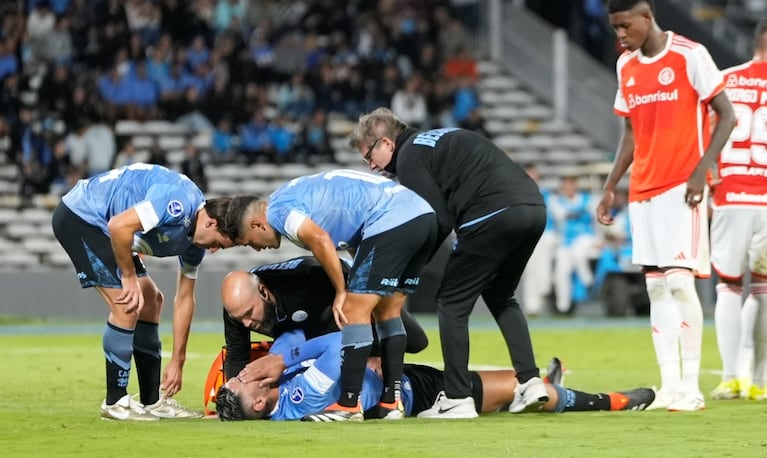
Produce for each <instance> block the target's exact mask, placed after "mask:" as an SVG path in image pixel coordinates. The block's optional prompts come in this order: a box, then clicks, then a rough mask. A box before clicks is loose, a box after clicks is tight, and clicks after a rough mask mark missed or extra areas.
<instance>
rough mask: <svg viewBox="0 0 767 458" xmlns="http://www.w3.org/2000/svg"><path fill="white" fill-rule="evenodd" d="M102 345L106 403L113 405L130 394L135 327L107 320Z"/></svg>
mask: <svg viewBox="0 0 767 458" xmlns="http://www.w3.org/2000/svg"><path fill="white" fill-rule="evenodd" d="M101 345H102V348H103V349H104V358H105V360H106V381H107V397H106V403H107V404H108V405H112V404H114V403H115V402H117V401H119V400H120V398H122V397H123V396H125V395H126V394H128V381H129V380H130V363H131V361H130V358H131V354H132V353H133V329H122V328H120V327H117V326H115V325H114V324H112V323H110V322H108V321H107V325H106V328H104V334H103V336H102V338H101Z"/></svg>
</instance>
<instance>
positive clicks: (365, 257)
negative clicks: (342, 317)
mask: <svg viewBox="0 0 767 458" xmlns="http://www.w3.org/2000/svg"><path fill="white" fill-rule="evenodd" d="M436 239H437V219H436V217H435V216H434V213H429V214H426V215H421V216H419V217H417V218H415V219H412V220H410V221H408V222H407V223H405V224H402V225H400V226H397V227H395V228H393V229H390V230H388V231H386V232H382V233H380V234H376V235H374V236H372V237H370V238H366V239H363V240H362V242H361V243H360V246H359V248H358V249H357V254H356V256H354V263H353V264H352V267H351V270H350V271H349V280H348V284H347V286H346V289H347V291H349V292H350V293H361V294H378V295H379V296H389V295H391V294H392V293H393V292H394V291H399V292H402V293H404V294H413V293H414V292H415V290H416V289H417V288H418V284H419V283H420V282H421V270H423V266H424V264H426V261H427V260H428V258H429V255H430V254H431V252H432V248H433V245H434V243H435V241H436Z"/></svg>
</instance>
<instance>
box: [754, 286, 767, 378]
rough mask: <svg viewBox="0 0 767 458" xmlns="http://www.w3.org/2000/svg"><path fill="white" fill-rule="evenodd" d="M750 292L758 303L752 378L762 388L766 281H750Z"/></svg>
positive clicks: (766, 347) (766, 356)
mask: <svg viewBox="0 0 767 458" xmlns="http://www.w3.org/2000/svg"><path fill="white" fill-rule="evenodd" d="M762 281H763V280H762ZM751 292H752V294H753V295H754V298H755V299H756V300H757V301H758V303H759V305H758V307H757V313H756V323H755V326H754V374H753V379H754V385H756V386H758V387H759V388H764V386H765V370H766V369H767V282H760V283H752V284H751Z"/></svg>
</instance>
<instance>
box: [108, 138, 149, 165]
mask: <svg viewBox="0 0 767 458" xmlns="http://www.w3.org/2000/svg"><path fill="white" fill-rule="evenodd" d="M144 156H146V155H145V154H139V153H138V152H137V151H136V147H135V146H134V145H133V142H131V141H130V140H127V141H123V146H122V148H120V151H119V152H118V153H117V156H115V162H114V168H116V169H119V168H120V167H125V166H128V165H132V164H136V163H138V162H147V159H146V157H144Z"/></svg>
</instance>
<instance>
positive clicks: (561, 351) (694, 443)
mask: <svg viewBox="0 0 767 458" xmlns="http://www.w3.org/2000/svg"><path fill="white" fill-rule="evenodd" d="M423 321H424V323H425V327H427V329H429V335H430V337H431V339H432V341H431V344H430V346H429V348H428V349H427V350H425V351H424V352H423V353H421V354H419V355H408V358H407V360H408V361H411V362H437V361H440V356H439V342H438V340H437V335H436V328H435V326H434V321H433V319H431V318H428V319H425V320H423ZM589 321H592V320H582V319H581V320H562V321H558V320H538V321H533V322H531V329H532V332H533V342H534V344H535V347H536V359H537V361H538V363H539V364H540V365H541V366H542V367H545V365H546V362H547V361H548V359H549V358H550V357H551V356H554V355H556V356H559V357H561V358H562V359H563V361H564V362H565V365H566V367H567V368H568V370H569V373H568V374H567V375H566V378H565V384H566V385H567V386H570V387H573V388H577V389H581V390H586V391H611V390H619V389H626V388H631V387H635V386H651V385H653V384H657V383H658V375H657V368H656V364H655V361H654V353H653V351H652V344H651V341H650V336H649V334H648V331H647V327H646V322H645V319H637V320H629V321H611V322H610V321H605V320H601V319H594V320H593V321H594V322H589ZM472 323H473V327H472V356H471V362H472V364H473V365H488V366H504V367H508V366H509V362H508V357H507V356H506V351H505V349H504V346H503V342H502V339H501V337H500V335H499V333H498V332H497V331H495V330H494V328H493V327H492V326H490V325H489V323H487V322H486V319H485V320H483V319H478V320H475V321H473V322H472ZM70 329H73V330H75V331H76V332H74V333H73V332H69V330H70ZM163 330H164V331H165V332H164V333H163V343H164V346H165V348H170V335H169V332H168V329H166V328H163ZM222 340H223V338H222V335H221V333H220V331H217V325H216V324H212V323H211V324H209V325H208V326H201V325H200V324H198V323H195V326H194V328H193V333H192V336H191V339H190V342H189V350H188V351H189V355H188V356H189V357H188V360H187V363H186V369H185V379H184V382H185V384H184V389H183V391H182V392H181V393H180V394H179V395H178V396H177V399H178V400H179V401H180V402H182V403H183V404H185V405H187V406H189V407H195V408H200V407H201V404H202V385H203V382H204V377H205V375H206V374H207V371H208V368H209V366H210V363H211V361H212V360H213V357H214V356H215V354H216V352H217V349H218V348H220V345H221V343H222ZM719 367H720V364H719V357H718V354H717V350H716V341H715V336H714V332H713V328H712V326H711V325H710V324H709V325H708V326H707V329H706V334H705V338H704V357H703V374H702V376H701V385H702V389H703V391H704V393H708V391H710V390H711V389H712V388H713V387H714V386H715V385H716V384H717V382H718V380H719V377H718V375H717V369H719ZM103 373H104V362H103V356H102V353H101V332H100V325H99V324H97V323H96V324H94V325H93V326H90V325H86V326H84V325H83V324H82V323H78V324H77V325H67V324H59V323H57V324H55V325H52V324H28V325H16V326H14V325H6V326H0V387H2V388H0V411H2V412H3V415H2V416H1V417H0V456H9V457H10V456H24V457H27V456H45V457H57V456H74V455H76V456H83V457H85V456H88V457H90V456H103V457H111V456H120V457H133V456H142V457H154V456H173V457H198V456H206V457H212V456H229V455H231V456H263V457H277V456H291V457H305V456H310V457H312V458H315V457H322V456H363V455H366V454H367V455H369V456H380V457H389V456H403V457H405V456H406V457H414V456H416V457H454V456H460V457H475V456H483V457H496V456H557V457H558V456H589V457H592V456H621V457H622V456H677V457H682V456H684V457H688V456H759V455H761V456H764V455H767V437H765V435H764V433H763V422H764V417H765V411H767V404H764V403H758V402H749V401H712V400H710V399H707V408H706V410H705V411H703V412H695V413H668V412H665V411H653V412H593V413H592V412H583V413H566V414H525V415H514V416H512V415H511V414H508V413H497V414H493V415H488V416H483V417H481V418H479V419H478V420H470V421H464V420H443V421H425V420H418V419H407V420H404V421H401V422H388V423H384V422H380V421H378V422H374V421H370V422H365V423H362V424H313V423H302V422H287V423H285V422H268V421H254V422H240V423H222V422H219V421H215V420H183V421H178V420H177V421H160V422H155V423H150V424H137V423H126V422H114V421H102V420H100V418H99V404H100V402H101V400H102V398H103V396H104V392H103V391H104V389H103ZM131 392H132V393H135V392H137V386H136V385H135V382H132V384H131Z"/></svg>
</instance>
